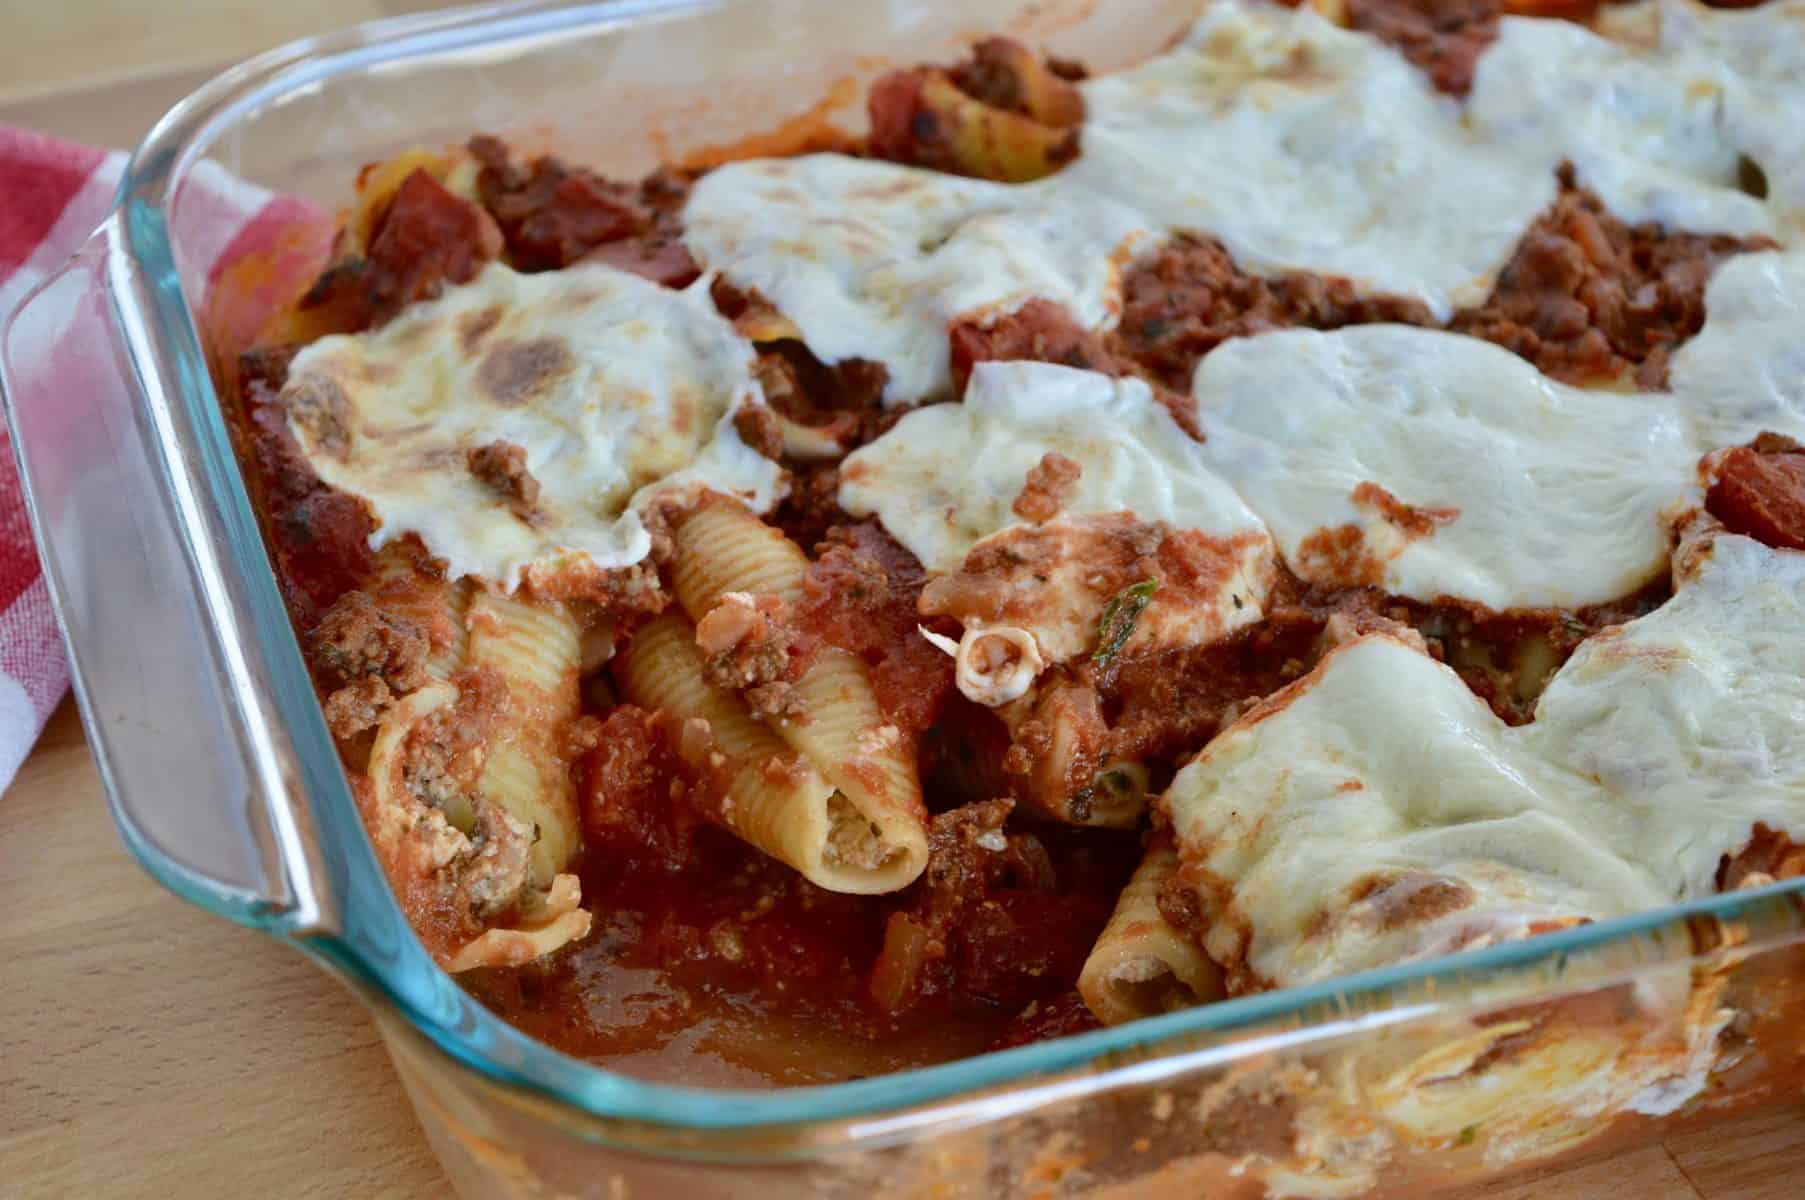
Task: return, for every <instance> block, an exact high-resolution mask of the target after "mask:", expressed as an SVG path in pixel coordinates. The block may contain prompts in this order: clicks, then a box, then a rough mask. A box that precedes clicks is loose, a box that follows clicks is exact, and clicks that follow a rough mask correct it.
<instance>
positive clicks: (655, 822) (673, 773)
mask: <svg viewBox="0 0 1805 1200" xmlns="http://www.w3.org/2000/svg"><path fill="white" fill-rule="evenodd" d="M577 778H578V788H577V795H578V801H577V806H578V810H579V812H580V813H581V816H582V820H583V837H584V844H585V846H586V847H587V848H588V851H589V853H590V854H591V855H592V856H595V857H596V859H597V861H602V862H610V863H616V864H618V863H621V862H622V861H623V860H625V861H630V862H633V863H636V864H640V865H643V866H646V867H649V868H651V869H653V870H657V871H662V872H676V871H679V870H681V869H682V868H683V867H684V866H685V865H686V864H687V863H688V861H689V859H690V856H691V851H692V847H693V843H694V841H695V838H696V833H697V831H698V830H699V829H700V828H701V826H702V824H703V819H702V815H701V814H700V813H699V812H697V811H696V810H695V809H694V808H693V807H692V806H691V804H690V803H689V801H688V789H689V786H690V781H689V779H688V772H687V768H685V767H684V765H683V762H682V759H681V757H680V756H679V755H678V753H677V748H676V744H675V739H674V737H673V735H672V730H671V726H670V724H669V722H667V721H665V720H663V719H661V718H660V717H659V716H658V714H656V713H651V712H647V711H645V710H643V709H639V708H635V707H633V706H632V705H630V704H621V705H616V706H615V707H614V708H612V709H610V710H609V712H608V715H607V716H606V717H604V718H603V719H602V721H601V729H600V731H599V733H598V736H597V738H596V744H595V747H594V749H592V750H591V751H589V753H587V754H585V755H584V756H583V757H582V759H581V761H580V762H579V764H578V768H577Z"/></svg>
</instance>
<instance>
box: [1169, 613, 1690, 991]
mask: <svg viewBox="0 0 1805 1200" xmlns="http://www.w3.org/2000/svg"><path fill="white" fill-rule="evenodd" d="M1577 782H1578V781H1576V780H1575V781H1569V780H1566V779H1563V778H1561V777H1560V774H1559V772H1558V771H1557V770H1555V769H1554V768H1552V767H1549V766H1547V765H1545V764H1542V763H1539V762H1537V761H1536V760H1534V759H1533V758H1530V757H1528V756H1525V755H1523V754H1521V753H1519V752H1518V749H1517V747H1516V745H1515V739H1514V738H1513V737H1512V735H1511V731H1510V729H1509V728H1508V727H1507V726H1505V725H1504V724H1503V723H1502V722H1501V721H1499V719H1498V718H1497V716H1495V715H1494V714H1493V713H1492V711H1491V710H1490V709H1489V708H1487V707H1486V706H1485V704H1484V703H1483V702H1482V701H1480V700H1479V699H1478V697H1476V696H1474V695H1473V693H1472V691H1471V690H1470V689H1469V688H1468V687H1467V686H1466V684H1464V683H1462V682H1461V680H1460V677H1459V676H1457V675H1455V674H1454V672H1453V671H1451V670H1450V669H1448V668H1447V667H1445V666H1443V665H1442V664H1440V663H1438V662H1436V661H1435V660H1433V659H1431V658H1430V657H1428V656H1427V655H1425V654H1424V653H1422V652H1421V651H1419V650H1417V649H1415V648H1413V647H1410V646H1407V645H1405V644H1404V643H1402V642H1399V641H1395V640H1393V639H1391V638H1389V637H1384V636H1373V637H1368V638H1364V639H1362V640H1360V641H1358V642H1355V643H1353V644H1352V645H1349V646H1346V647H1343V648H1342V649H1340V650H1338V651H1336V652H1335V653H1333V654H1332V655H1330V656H1329V657H1328V658H1327V659H1325V660H1324V661H1323V663H1322V664H1321V665H1320V666H1319V667H1318V668H1317V670H1316V671H1315V672H1314V673H1313V674H1311V675H1310V676H1307V677H1306V678H1305V680H1304V681H1302V684H1301V686H1300V687H1299V689H1298V691H1297V693H1296V694H1295V695H1293V696H1292V697H1290V698H1289V702H1288V703H1284V706H1283V707H1282V708H1281V709H1280V710H1279V711H1277V712H1274V713H1272V714H1270V715H1264V716H1262V715H1261V713H1260V710H1258V709H1256V710H1255V712H1254V713H1253V714H1250V715H1249V716H1248V717H1247V718H1245V719H1243V720H1242V721H1241V722H1240V723H1239V724H1237V725H1235V726H1234V727H1232V728H1231V729H1230V730H1228V731H1227V732H1226V733H1224V734H1222V735H1221V736H1219V737H1217V738H1216V740H1215V741H1213V742H1211V743H1210V745H1209V746H1208V747H1207V748H1206V749H1205V750H1204V751H1203V753H1202V754H1201V755H1199V757H1198V758H1197V759H1196V760H1195V761H1194V762H1193V763H1191V764H1190V765H1189V766H1187V767H1185V768H1184V770H1182V771H1180V772H1179V774H1178V776H1177V777H1176V778H1174V779H1173V781H1172V786H1171V788H1170V789H1169V790H1168V791H1167V793H1166V797H1165V801H1164V802H1165V804H1166V807H1167V811H1168V813H1169V814H1170V815H1171V817H1172V820H1173V824H1174V828H1175V829H1176V830H1177V833H1178V836H1179V839H1180V842H1181V845H1182V846H1183V848H1184V853H1185V855H1186V860H1187V862H1192V863H1196V864H1198V865H1199V866H1200V867H1201V868H1202V869H1203V870H1204V871H1206V872H1207V873H1208V874H1209V875H1210V876H1211V877H1213V878H1214V879H1216V880H1220V881H1222V882H1223V883H1225V884H1226V885H1227V886H1228V889H1229V893H1230V895H1231V896H1232V900H1231V901H1230V902H1229V903H1230V906H1231V910H1230V911H1228V912H1223V913H1212V914H1209V915H1210V916H1211V918H1212V919H1211V921H1210V931H1209V933H1208V934H1207V935H1206V943H1205V945H1206V948H1207V949H1208V950H1209V951H1210V954H1211V956H1212V957H1214V958H1215V959H1216V960H1217V961H1218V962H1221V963H1224V964H1233V963H1236V962H1239V961H1242V959H1243V957H1244V958H1245V961H1246V963H1247V965H1248V967H1249V968H1250V969H1251V970H1252V971H1253V972H1254V973H1255V974H1256V975H1257V976H1258V977H1259V978H1260V979H1262V980H1265V981H1267V982H1269V983H1271V984H1274V985H1277V986H1289V985H1292V984H1297V983H1304V982H1307V981H1309V980H1314V979H1328V978H1333V977H1335V976H1339V975H1345V974H1348V973H1350V972H1353V971H1358V970H1364V969H1366V968H1369V967H1374V966H1379V965H1381V964H1385V963H1392V962H1400V961H1404V960H1407V959H1411V958H1420V957H1429V956H1433V955H1437V954H1444V953H1448V952H1450V951H1453V950H1459V949H1470V948H1473V947H1476V946H1480V945H1485V944H1487V943H1488V942H1492V941H1497V940H1502V939H1506V938H1515V937H1522V936H1524V935H1525V934H1527V933H1528V932H1530V931H1531V929H1533V928H1535V927H1536V926H1537V925H1538V924H1542V923H1558V922H1566V921H1570V920H1572V919H1574V918H1582V917H1591V918H1598V917H1604V916H1611V915H1616V914H1620V913H1627V912H1633V911H1636V910H1637V909H1642V908H1648V907H1652V906H1654V905H1657V904H1659V903H1661V902H1662V891H1661V888H1660V887H1659V885H1658V883H1657V881H1656V878H1655V877H1654V875H1653V874H1652V873H1650V872H1646V871H1643V870H1640V869H1638V868H1635V867H1633V866H1631V865H1629V864H1627V863H1625V862H1623V861H1622V860H1621V859H1620V858H1618V857H1617V856H1616V855H1614V854H1612V853H1611V852H1610V851H1609V849H1608V848H1606V847H1605V846H1603V845H1600V844H1599V842H1598V840H1597V838H1596V836H1595V834H1594V833H1593V832H1592V830H1591V829H1590V828H1588V824H1587V815H1588V814H1587V812H1585V811H1581V810H1577V809H1576V808H1575V807H1574V806H1573V805H1571V804H1569V803H1567V802H1566V801H1567V797H1568V795H1569V792H1570V790H1571V788H1570V786H1569V785H1570V783H1572V784H1577ZM1413 896H1414V897H1415V904H1416V906H1417V908H1416V910H1415V913H1414V914H1413V910H1412V897H1413ZM1437 898H1439V899H1440V902H1439V903H1431V902H1432V901H1434V900H1436V899H1437Z"/></svg>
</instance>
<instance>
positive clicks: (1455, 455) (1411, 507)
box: [1193, 325, 1702, 609]
mask: <svg viewBox="0 0 1805 1200" xmlns="http://www.w3.org/2000/svg"><path fill="white" fill-rule="evenodd" d="M1193 392H1194V394H1195V396H1196V397H1197V401H1198V418H1199V420H1200V422H1201V423H1202V425H1203V426H1204V429H1205V432H1206V433H1207V435H1208V437H1207V440H1206V441H1205V443H1204V445H1203V447H1202V448H1201V457H1202V458H1203V460H1204V461H1205V462H1207V463H1208V464H1209V466H1210V467H1211V468H1213V469H1214V471H1215V472H1216V473H1217V474H1219V475H1220V476H1221V477H1222V478H1225V479H1227V480H1229V481H1230V482H1231V483H1232V484H1233V485H1234V486H1235V487H1236V489H1237V490H1238V491H1239V492H1240V494H1241V496H1242V498H1243V499H1245V500H1246V501H1247V503H1248V505H1249V506H1250V507H1251V508H1252V509H1253V510H1254V511H1255V512H1257V513H1258V514H1260V516H1261V517H1263V518H1264V519H1265V521H1266V524H1267V526H1268V527H1269V528H1270V529H1271V530H1272V534H1273V537H1274V539H1275V540H1276V541H1277V543H1278V545H1279V547H1280V551H1281V553H1283V555H1284V556H1285V559H1286V561H1287V562H1288V563H1289V564H1290V566H1291V569H1292V570H1294V571H1296V572H1297V573H1298V574H1299V575H1300V576H1301V577H1303V578H1304V579H1307V580H1310V581H1312V582H1316V583H1321V584H1327V585H1336V586H1358V585H1362V584H1372V585H1377V586H1379V587H1382V588H1384V589H1385V590H1386V591H1389V592H1393V593H1396V594H1399V595H1404V596H1410V597H1413V598H1415V599H1419V600H1425V601H1430V600H1434V599H1436V598H1437V597H1439V596H1456V597H1459V598H1461V599H1465V600H1474V601H1477V602H1479V603H1481V604H1484V605H1487V606H1488V607H1491V608H1494V609H1504V608H1513V607H1522V606H1530V605H1554V604H1558V605H1585V604H1594V603H1601V602H1603V601H1606V600H1612V599H1615V598H1616V597H1619V596H1623V595H1626V594H1627V593H1629V592H1632V591H1634V590H1635V589H1636V588H1638V587H1640V586H1641V585H1643V584H1645V583H1647V582H1648V581H1649V580H1650V579H1651V578H1653V577H1654V576H1656V575H1657V574H1659V572H1660V571H1661V569H1662V566H1663V564H1664V563H1665V561H1666V556H1667V547H1668V535H1667V528H1668V526H1667V522H1666V521H1665V520H1664V519H1663V518H1664V516H1666V515H1670V514H1671V513H1672V512H1673V511H1674V510H1676V509H1677V508H1679V507H1683V506H1685V505H1687V504H1690V503H1696V501H1697V498H1698V487H1697V471H1696V463H1697V461H1698V458H1699V455H1700V454H1701V453H1702V450H1701V449H1700V448H1699V446H1698V445H1697V444H1696V442H1695V439H1694V437H1693V432H1692V427H1691V423H1690V421H1689V419H1688V417H1687V414H1686V411H1685V408H1684V406H1683V404H1682V403H1681V402H1680V401H1679V400H1678V399H1676V398H1675V397H1673V396H1664V395H1658V394H1657V395H1642V396H1636V395H1622V394H1619V393H1614V392H1607V391H1592V390H1582V389H1580V388H1574V387H1569V386H1567V385H1565V384H1560V383H1556V382H1554V381H1553V380H1551V379H1549V378H1548V377H1547V376H1545V375H1543V374H1542V373H1541V372H1539V371H1537V370H1536V369H1535V368H1534V367H1533V366H1531V365H1530V364H1529V363H1527V362H1524V361H1523V360H1522V359H1520V358H1518V357H1517V356H1516V355H1514V354H1511V353H1510V352H1509V351H1507V350H1504V349H1501V348H1499V347H1497V346H1494V345H1492V344H1491V343H1490V342H1483V341H1480V340H1478V339H1476V338H1469V337H1465V336H1462V335H1460V334H1453V333H1444V332H1440V331H1437V330H1423V329H1413V328H1406V327H1402V326H1390V325H1366V326H1356V327H1352V328H1348V329H1340V330H1335V331H1334V332H1331V333H1318V332H1314V331H1310V330H1284V331H1280V332H1276V333H1268V334H1264V335H1262V336H1259V337H1253V338H1240V339H1236V340H1234V341H1231V342H1227V343H1225V344H1223V345H1222V346H1220V347H1218V348H1217V349H1216V350H1215V351H1213V352H1212V353H1211V354H1209V355H1208V356H1207V357H1206V358H1204V360H1203V361H1202V363H1200V364H1199V366H1198V369H1197V375H1196V378H1195V381H1194V386H1193Z"/></svg>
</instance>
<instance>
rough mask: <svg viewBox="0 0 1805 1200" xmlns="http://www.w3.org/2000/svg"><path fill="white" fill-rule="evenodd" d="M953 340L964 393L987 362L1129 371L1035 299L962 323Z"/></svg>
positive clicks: (957, 380) (1061, 312) (1054, 307)
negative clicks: (977, 367) (1009, 310)
mask: <svg viewBox="0 0 1805 1200" xmlns="http://www.w3.org/2000/svg"><path fill="white" fill-rule="evenodd" d="M948 340H949V352H950V356H951V357H950V362H951V366H952V373H953V386H954V387H955V388H956V389H957V390H958V391H960V392H964V391H965V384H966V381H967V380H968V379H970V378H971V369H972V367H974V366H975V365H977V364H978V363H981V362H991V361H1012V360H1021V359H1028V360H1032V361H1034V362H1050V363H1059V364H1060V365H1061V366H1067V367H1079V368H1081V369H1083V370H1086V371H1102V372H1103V373H1105V374H1108V375H1121V374H1124V373H1125V371H1126V366H1125V364H1123V363H1122V362H1119V361H1118V360H1117V359H1116V357H1115V355H1113V354H1112V353H1111V352H1110V350H1109V347H1108V346H1107V345H1105V344H1104V340H1103V338H1102V337H1101V336H1100V335H1098V334H1095V333H1092V332H1091V331H1090V330H1088V329H1085V328H1084V327H1083V326H1082V325H1079V324H1078V322H1077V321H1075V320H1073V319H1072V315H1071V314H1070V313H1069V312H1067V311H1066V309H1065V307H1064V306H1063V305H1060V304H1057V303H1055V302H1053V301H1051V300H1040V299H1035V300H1030V301H1028V303H1026V304H1024V305H1022V306H1021V307H1020V308H1019V309H1017V310H1016V311H1014V312H1012V313H1009V314H1006V315H1004V316H1000V317H995V318H994V319H974V318H969V317H968V318H964V319H961V320H957V321H955V322H953V324H952V327H951V328H950V329H949V330H948ZM1185 382H1186V384H1188V383H1189V382H1190V381H1189V379H1188V378H1187V379H1186V381H1185Z"/></svg>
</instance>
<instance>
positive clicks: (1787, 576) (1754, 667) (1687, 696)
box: [1522, 535, 1805, 900]
mask: <svg viewBox="0 0 1805 1200" xmlns="http://www.w3.org/2000/svg"><path fill="white" fill-rule="evenodd" d="M1679 562H1680V563H1681V564H1682V569H1683V570H1686V571H1687V572H1688V574H1686V575H1685V576H1684V577H1683V578H1682V579H1681V580H1680V583H1679V589H1678V591H1677V592H1676V593H1675V595H1674V598H1673V599H1672V600H1671V601H1669V602H1668V603H1667V604H1665V605H1663V606H1662V607H1661V608H1659V609H1657V610H1656V611H1654V612H1653V613H1650V614H1649V615H1648V616H1646V617H1643V618H1641V619H1639V620H1636V621H1632V622H1630V623H1628V624H1627V625H1623V626H1620V627H1618V628H1616V629H1613V630H1607V631H1606V632H1604V633H1602V634H1600V635H1599V636H1597V637H1594V638H1592V639H1590V640H1589V641H1587V642H1586V643H1585V644H1584V645H1582V646H1581V647H1580V648H1579V650H1578V652H1576V653H1575V654H1574V656H1573V658H1572V659H1571V660H1569V661H1568V663H1567V664H1566V665H1565V666H1564V667H1563V668H1562V669H1561V671H1560V672H1559V673H1558V674H1557V675H1556V676H1555V677H1554V679H1553V680H1552V681H1550V683H1549V685H1548V688H1547V690H1546V691H1545V692H1544V693H1543V695H1542V699H1541V702H1540V704H1538V705H1537V707H1536V719H1535V722H1534V723H1533V724H1532V725H1530V726H1528V727H1526V728H1525V729H1524V730H1523V731H1522V732H1523V734H1524V739H1523V740H1524V742H1525V743H1526V745H1527V746H1528V747H1529V749H1530V750H1532V751H1533V752H1534V753H1536V754H1538V755H1539V756H1541V757H1542V758H1544V759H1546V760H1548V761H1550V762H1556V763H1559V764H1561V765H1562V766H1564V767H1565V768H1566V769H1567V770H1569V771H1572V772H1574V773H1575V774H1576V775H1578V776H1580V777H1582V778H1585V779H1588V780H1595V781H1596V782H1597V783H1598V785H1599V786H1600V787H1602V788H1603V789H1604V791H1605V792H1606V793H1607V795H1608V797H1609V801H1608V803H1607V804H1606V805H1605V806H1604V811H1605V813H1606V819H1605V820H1603V821H1601V822H1599V826H1600V832H1601V833H1602V834H1603V835H1604V836H1606V837H1607V838H1610V839H1611V840H1612V841H1613V842H1614V843H1616V844H1617V845H1618V847H1619V848H1620V853H1622V854H1624V855H1625V856H1626V857H1628V858H1630V859H1632V860H1634V861H1636V862H1640V863H1643V864H1646V865H1647V866H1648V868H1649V869H1651V870H1653V871H1657V872H1659V874H1660V877H1661V882H1662V886H1663V889H1664V890H1665V891H1666V893H1667V898H1668V899H1672V900H1683V899H1690V898H1691V897H1694V896H1701V895H1707V894H1709V893H1710V892H1711V891H1713V890H1714V888H1715V883H1716V874H1717V867H1718V862H1719V859H1720V858H1721V857H1722V856H1723V855H1724V854H1726V853H1730V852H1733V851H1735V850H1736V849H1738V848H1740V847H1741V846H1742V844H1743V843H1744V842H1745V841H1746V840H1747V839H1748V836H1749V831H1750V829H1751V828H1753V826H1754V825H1755V823H1756V822H1761V823H1764V824H1765V825H1767V826H1768V828H1770V829H1773V830H1777V831H1780V832H1785V833H1789V834H1792V835H1794V836H1805V553H1797V552H1791V551H1785V550H1771V549H1769V548H1767V547H1766V546H1763V545H1762V544H1761V543H1759V542H1756V541H1753V540H1751V539H1749V538H1744V537H1733V536H1729V535H1723V536H1719V537H1717V538H1716V539H1715V540H1714V541H1712V543H1711V545H1710V549H1709V551H1708V553H1706V554H1705V555H1704V556H1702V557H1701V558H1698V559H1697V560H1696V561H1693V559H1692V557H1691V556H1689V555H1687V554H1685V553H1682V554H1681V555H1680V556H1679Z"/></svg>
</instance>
